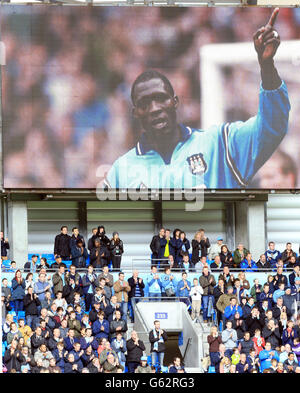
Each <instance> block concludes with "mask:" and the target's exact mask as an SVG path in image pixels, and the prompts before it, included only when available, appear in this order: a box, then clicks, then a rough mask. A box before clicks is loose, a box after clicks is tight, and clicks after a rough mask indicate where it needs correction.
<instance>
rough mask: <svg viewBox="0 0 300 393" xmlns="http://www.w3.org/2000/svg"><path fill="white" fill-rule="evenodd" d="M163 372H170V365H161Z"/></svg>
mask: <svg viewBox="0 0 300 393" xmlns="http://www.w3.org/2000/svg"><path fill="white" fill-rule="evenodd" d="M161 372H162V373H165V374H166V373H168V372H169V369H168V367H167V366H161Z"/></svg>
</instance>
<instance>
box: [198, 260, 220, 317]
mask: <svg viewBox="0 0 300 393" xmlns="http://www.w3.org/2000/svg"><path fill="white" fill-rule="evenodd" d="M199 283H200V285H201V287H202V289H203V295H202V303H203V322H204V323H207V320H208V308H209V302H212V304H213V291H214V286H215V285H216V281H215V278H214V276H213V275H212V274H210V273H209V271H208V268H207V267H204V268H203V273H202V275H201V276H200V278H199Z"/></svg>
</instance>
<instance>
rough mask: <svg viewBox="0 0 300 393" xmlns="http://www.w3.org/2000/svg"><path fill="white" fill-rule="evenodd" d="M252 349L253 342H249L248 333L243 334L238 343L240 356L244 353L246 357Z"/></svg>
mask: <svg viewBox="0 0 300 393" xmlns="http://www.w3.org/2000/svg"><path fill="white" fill-rule="evenodd" d="M252 348H253V341H252V340H251V337H250V332H245V333H244V338H243V339H242V340H241V341H240V343H239V350H240V352H241V355H242V354H243V353H245V354H246V356H248V355H249V354H250V351H251V349H252Z"/></svg>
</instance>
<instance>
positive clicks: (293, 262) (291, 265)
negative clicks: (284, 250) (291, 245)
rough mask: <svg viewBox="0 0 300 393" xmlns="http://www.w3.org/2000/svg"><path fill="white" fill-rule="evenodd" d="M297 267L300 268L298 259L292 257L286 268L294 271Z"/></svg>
mask: <svg viewBox="0 0 300 393" xmlns="http://www.w3.org/2000/svg"><path fill="white" fill-rule="evenodd" d="M295 266H299V261H297V258H296V257H294V256H293V255H292V256H291V258H290V260H289V262H288V263H287V264H286V268H287V269H293V268H294V267H295Z"/></svg>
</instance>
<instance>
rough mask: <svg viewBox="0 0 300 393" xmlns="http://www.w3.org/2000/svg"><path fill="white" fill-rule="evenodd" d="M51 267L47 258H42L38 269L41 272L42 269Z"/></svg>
mask: <svg viewBox="0 0 300 393" xmlns="http://www.w3.org/2000/svg"><path fill="white" fill-rule="evenodd" d="M49 268H50V265H49V263H47V258H44V257H43V258H41V259H40V263H39V265H38V266H37V271H38V272H40V271H41V269H46V270H47V269H49Z"/></svg>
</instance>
